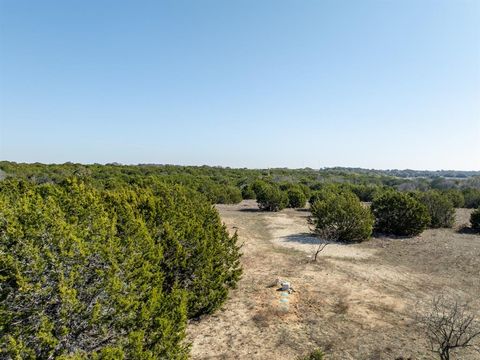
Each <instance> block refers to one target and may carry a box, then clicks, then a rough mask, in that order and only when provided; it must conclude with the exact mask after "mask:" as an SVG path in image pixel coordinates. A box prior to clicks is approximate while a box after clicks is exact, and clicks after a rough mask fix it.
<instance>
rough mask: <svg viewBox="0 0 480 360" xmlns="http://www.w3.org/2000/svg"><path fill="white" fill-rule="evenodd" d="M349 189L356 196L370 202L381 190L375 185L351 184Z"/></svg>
mask: <svg viewBox="0 0 480 360" xmlns="http://www.w3.org/2000/svg"><path fill="white" fill-rule="evenodd" d="M350 190H351V191H352V192H353V193H354V194H355V195H357V196H358V198H359V199H360V200H361V201H365V202H371V201H373V199H374V198H375V197H376V196H377V195H378V193H379V192H380V191H381V189H380V187H379V186H376V185H351V186H350Z"/></svg>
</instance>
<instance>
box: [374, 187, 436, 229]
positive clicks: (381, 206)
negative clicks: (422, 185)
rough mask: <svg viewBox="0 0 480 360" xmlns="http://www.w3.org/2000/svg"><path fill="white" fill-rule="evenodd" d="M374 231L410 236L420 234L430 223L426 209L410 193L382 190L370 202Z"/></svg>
mask: <svg viewBox="0 0 480 360" xmlns="http://www.w3.org/2000/svg"><path fill="white" fill-rule="evenodd" d="M371 209H372V212H373V215H374V216H375V229H376V231H379V232H382V233H386V234H393V235H400V236H411V235H418V234H420V233H421V232H422V231H423V230H424V229H425V228H426V227H427V226H428V224H429V223H430V216H429V214H428V209H427V208H426V206H425V205H423V204H422V203H421V202H419V201H418V200H416V199H415V198H414V197H413V196H412V195H410V194H406V193H400V192H397V191H388V192H384V193H383V194H382V195H380V196H378V197H377V198H375V199H374V200H373V202H372V207H371Z"/></svg>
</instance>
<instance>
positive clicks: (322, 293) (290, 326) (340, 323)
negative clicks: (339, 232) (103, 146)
mask: <svg viewBox="0 0 480 360" xmlns="http://www.w3.org/2000/svg"><path fill="white" fill-rule="evenodd" d="M218 209H219V211H220V214H221V216H222V219H223V221H224V222H225V224H226V225H227V227H228V228H229V229H230V230H232V231H235V230H237V231H238V234H239V239H240V241H241V242H243V243H244V247H243V253H244V255H243V259H242V263H243V268H244V275H243V278H242V280H241V281H240V282H239V284H238V288H237V289H235V290H234V291H232V292H231V294H230V297H229V300H228V301H227V302H226V304H225V305H224V307H223V308H222V309H221V310H219V311H217V312H216V313H215V314H213V315H211V316H207V317H205V318H203V319H201V320H200V321H193V322H191V323H190V325H189V329H188V330H189V331H188V332H189V336H188V338H189V341H190V342H191V343H192V349H191V356H192V358H193V359H295V358H296V357H297V356H299V355H302V354H305V353H306V352H308V351H310V350H312V349H315V348H318V347H321V348H323V349H324V350H325V351H326V352H327V353H328V354H329V356H328V359H355V360H358V359H396V358H401V357H403V358H405V359H407V358H409V357H410V358H412V359H430V358H432V357H431V354H429V353H428V352H427V351H426V348H427V344H426V342H425V340H424V338H423V336H422V332H421V329H419V328H418V327H417V326H416V325H415V323H414V321H413V320H412V319H413V316H414V312H415V307H416V306H418V305H417V304H418V302H419V301H421V300H427V299H429V298H430V297H431V296H432V295H433V294H436V293H438V292H439V291H443V290H445V289H447V290H450V291H454V292H456V293H458V294H463V295H464V296H465V298H468V299H474V300H475V299H478V294H479V293H480V280H479V277H478V274H479V272H480V236H478V235H471V234H460V233H458V232H456V231H455V230H453V229H441V230H428V231H426V232H424V234H422V236H421V237H416V238H411V239H403V240H393V239H372V240H371V241H369V242H367V243H364V244H356V245H348V246H347V245H328V246H327V248H326V250H325V251H324V252H322V254H321V255H320V258H319V260H318V261H317V263H312V262H311V261H310V259H311V255H312V247H313V246H314V245H313V244H314V243H315V242H316V239H314V238H312V237H311V236H309V235H308V233H309V228H308V225H307V222H306V217H307V216H308V212H305V211H298V210H291V209H288V210H284V211H282V212H279V213H264V212H259V211H258V210H257V208H256V205H255V202H252V201H244V202H242V203H241V204H239V205H219V206H218ZM466 215H468V214H465V213H460V214H459V221H463V220H464V218H465V217H466ZM447 250H448V251H447ZM277 278H279V279H285V280H288V281H290V282H291V283H292V285H293V287H294V288H295V290H296V291H295V292H294V293H293V294H291V295H290V296H288V310H286V309H285V306H284V304H285V303H282V302H280V299H281V298H282V296H281V293H280V292H278V291H276V288H275V287H268V285H270V284H272V282H274V281H275V279H277ZM475 306H477V309H480V304H479V303H478V302H477V303H476V304H475ZM469 356H470V357H469ZM475 356H476V357H475ZM462 359H466V360H473V359H478V354H476V355H474V354H472V355H464V356H463V357H462Z"/></svg>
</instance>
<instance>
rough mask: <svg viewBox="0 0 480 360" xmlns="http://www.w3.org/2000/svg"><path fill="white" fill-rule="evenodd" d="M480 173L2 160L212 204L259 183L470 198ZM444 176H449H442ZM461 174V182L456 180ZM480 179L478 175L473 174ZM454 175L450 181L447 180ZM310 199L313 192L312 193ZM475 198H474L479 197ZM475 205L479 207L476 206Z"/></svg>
mask: <svg viewBox="0 0 480 360" xmlns="http://www.w3.org/2000/svg"><path fill="white" fill-rule="evenodd" d="M479 173H480V172H475V171H453V172H452V171H443V170H441V171H415V170H366V169H357V168H328V169H320V170H315V169H310V168H305V169H287V168H274V169H246V168H243V169H234V168H228V167H226V168H224V167H212V166H177V165H154V164H143V165H120V164H115V163H114V164H107V165H100V164H92V165H83V164H75V163H65V164H53V165H46V164H40V163H33V164H24V163H14V162H7V161H3V162H0V176H1V177H3V178H8V177H15V178H23V179H27V180H29V181H30V182H33V183H36V184H45V183H60V182H62V181H63V180H65V179H68V178H71V177H75V178H79V179H81V180H82V181H84V182H86V183H89V184H91V185H92V186H94V187H96V188H101V189H115V188H117V187H121V186H125V185H135V186H139V187H149V186H150V184H151V183H152V182H157V181H161V182H164V183H168V184H181V185H183V186H186V187H188V188H190V189H193V190H195V191H198V192H200V193H201V194H203V195H204V196H206V197H207V199H208V200H209V201H210V202H211V203H223V204H228V203H237V202H239V201H241V200H242V199H248V198H253V197H254V195H253V191H251V186H252V185H253V183H254V182H255V181H256V180H258V179H262V180H266V181H268V182H271V183H274V184H277V185H279V186H280V187H282V186H283V187H284V188H286V184H298V185H302V186H304V187H307V188H309V189H310V190H312V191H315V190H318V189H320V188H321V187H322V186H324V185H325V184H332V183H333V184H339V185H341V186H344V187H349V188H350V189H351V190H352V191H354V192H355V193H356V194H357V195H358V196H359V197H360V199H361V200H364V201H371V196H372V194H373V193H374V191H373V190H378V189H381V188H394V189H396V190H400V191H427V190H440V191H447V190H458V191H459V192H462V193H463V194H464V195H466V197H467V199H466V202H467V206H468V203H469V201H468V198H470V197H472V191H473V195H475V196H476V190H479V189H480V176H478V174H479ZM440 174H444V175H445V176H440ZM454 175H455V176H456V178H455V177H454ZM473 175H475V176H473ZM446 176H448V177H446ZM306 195H308V194H306ZM475 196H474V197H475ZM471 206H475V204H472V205H471Z"/></svg>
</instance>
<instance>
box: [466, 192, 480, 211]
mask: <svg viewBox="0 0 480 360" xmlns="http://www.w3.org/2000/svg"><path fill="white" fill-rule="evenodd" d="M463 197H464V199H465V207H466V208H469V209H476V208H478V207H479V206H480V190H479V189H472V188H467V189H463Z"/></svg>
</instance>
